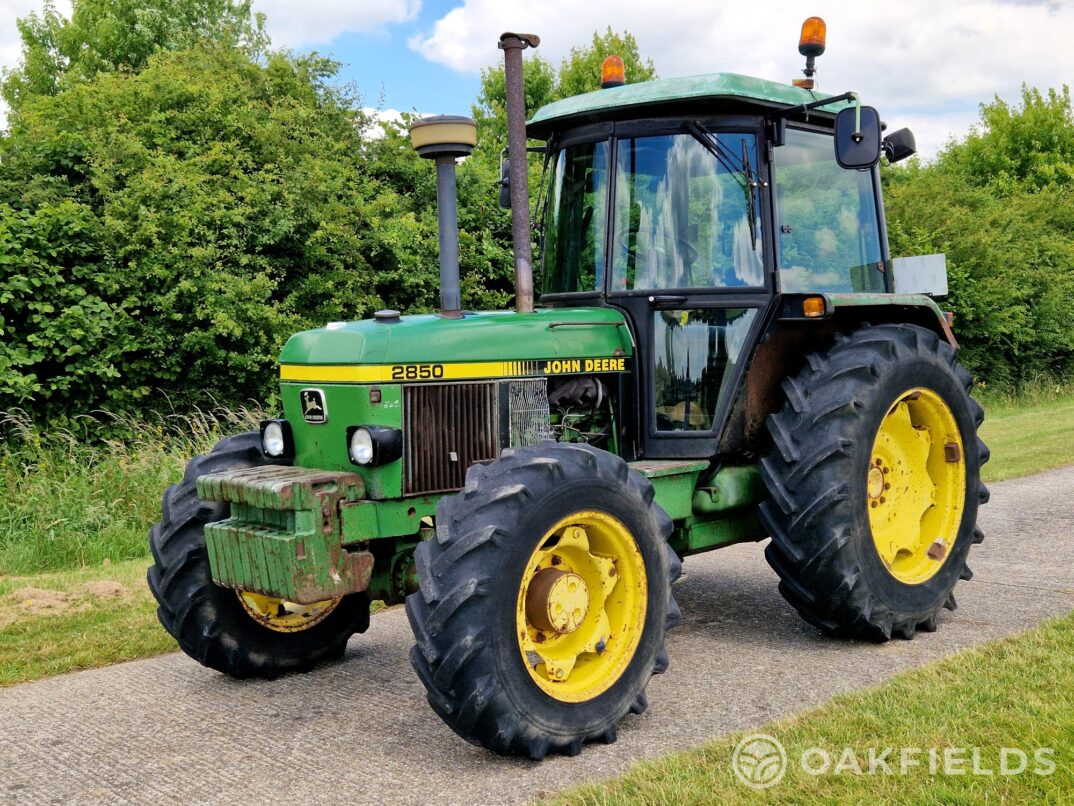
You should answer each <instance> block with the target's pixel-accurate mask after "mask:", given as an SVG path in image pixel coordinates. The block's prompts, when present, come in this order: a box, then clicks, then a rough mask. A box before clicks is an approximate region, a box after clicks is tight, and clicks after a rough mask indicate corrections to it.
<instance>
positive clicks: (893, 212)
mask: <svg viewBox="0 0 1074 806" xmlns="http://www.w3.org/2000/svg"><path fill="white" fill-rule="evenodd" d="M1072 161H1074V114H1072V111H1071V101H1070V94H1069V92H1068V91H1067V90H1066V89H1065V88H1064V89H1063V90H1062V91H1061V92H1057V91H1054V90H1052V91H1049V92H1048V94H1047V95H1042V94H1041V93H1040V92H1039V91H1037V90H1034V89H1029V88H1023V92H1022V104H1021V106H1018V107H1012V106H1010V105H1008V104H1006V103H1005V102H1003V101H1001V100H999V99H997V100H995V101H994V102H993V103H991V104H989V105H987V106H983V107H982V110H981V123H980V125H979V126H978V127H976V128H975V130H974V131H972V132H971V133H970V135H969V136H968V137H967V138H966V139H965V140H963V141H957V142H951V143H949V144H948V146H947V147H946V148H945V149H944V150H943V151H942V152H941V153H940V154H939V156H938V157H937V159H936V161H935V162H934V163H932V164H930V165H922V164H920V163H919V162H914V163H911V164H910V165H909V166H907V167H905V168H903V167H894V168H891V169H888V170H887V171H886V172H885V177H886V180H887V185H886V188H885V202H886V205H887V213H888V231H889V237H890V241H891V249H892V253H893V254H895V255H900V254H902V255H913V254H929V253H932V252H944V253H945V254H946V255H947V265H948V272H949V280H950V288H951V295H950V297H949V299H948V302H947V303H946V304H947V306H949V307H950V308H951V309H952V310H953V311H954V313H955V333H956V336H957V337H958V339H959V341H960V343H961V345H962V348H963V358H964V360H965V361H966V363H967V364H968V365H969V366H970V367H971V368H972V369H973V370H974V372H975V373H977V374H978V375H979V376H981V377H982V378H983V379H985V380H986V381H988V382H992V383H994V384H998V385H1001V386H1021V385H1023V384H1025V383H1026V382H1029V381H1033V380H1034V379H1038V378H1040V377H1042V376H1044V377H1060V378H1062V377H1070V375H1071V374H1072V373H1074V316H1072V312H1074V238H1072V236H1071V233H1074V171H1072V170H1071V165H1072V164H1074V162H1072Z"/></svg>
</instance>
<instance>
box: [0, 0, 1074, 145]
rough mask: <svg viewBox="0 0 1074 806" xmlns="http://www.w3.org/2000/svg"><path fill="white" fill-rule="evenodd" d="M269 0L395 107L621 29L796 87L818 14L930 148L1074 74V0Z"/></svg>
mask: <svg viewBox="0 0 1074 806" xmlns="http://www.w3.org/2000/svg"><path fill="white" fill-rule="evenodd" d="M41 5H42V0H0V65H4V66H9V67H10V66H13V65H15V64H16V63H17V61H18V57H19V43H18V31H17V29H16V27H15V20H16V18H18V17H21V16H24V15H25V14H26V13H28V12H30V11H34V10H39V9H40V8H41ZM57 6H58V7H59V8H60V9H61V10H62V9H66V8H69V0H58V2H57ZM254 8H255V9H256V10H258V11H262V12H264V13H265V14H266V16H267V21H268V30H269V34H270V35H271V36H272V39H273V43H274V44H275V45H277V46H281V47H287V48H291V49H294V50H298V51H309V50H316V51H318V52H320V53H322V54H325V55H329V56H332V57H333V58H335V59H337V60H338V61H340V62H342V63H343V70H342V73H341V77H342V78H343V79H344V80H347V81H353V82H355V83H356V84H357V85H358V87H359V89H360V90H361V93H362V96H363V102H364V104H365V105H366V106H368V107H373V108H378V109H380V110H382V111H383V112H384V113H385V114H386V115H391V114H392V112H393V111H395V110H403V111H418V112H421V113H426V114H434V113H435V114H469V112H470V106H471V104H472V103H473V100H474V98H475V96H476V95H477V91H478V87H479V83H480V72H481V68H482V67H484V66H487V65H490V64H493V63H496V62H498V61H499V60H500V59H501V58H502V54H501V52H500V51H499V50H498V49H497V47H496V43H497V40H498V38H499V34H500V33H502V32H503V31H506V30H514V31H525V32H532V33H536V34H538V35H540V37H541V40H542V41H541V46H540V48H539V49H538V51H537V52H539V53H540V54H541V55H542V56H543V57H544V58H546V59H549V60H551V61H552V62H553V63H558V62H559V60H560V59H561V58H562V57H563V56H564V55H565V54H566V53H567V52H568V51H569V50H570V49H571V48H572V47H575V46H578V45H585V44H586V43H588V42H589V41H590V39H591V38H592V35H593V32H594V31H597V30H601V31H603V30H604V29H605V28H607V27H608V26H611V27H612V28H613V29H615V30H617V31H624V30H625V31H629V32H631V33H632V34H634V36H635V37H636V38H637V40H638V45H639V48H640V50H641V53H642V54H643V55H644V56H647V57H649V58H651V59H652V60H653V63H654V64H655V66H656V70H657V73H658V74H659V75H660V76H661V77H665V78H666V77H671V76H680V75H694V74H698V73H709V72H724V71H729V72H737V73H745V74H748V75H754V76H759V77H761V78H768V79H773V80H777V81H787V82H789V81H790V80H791V79H793V78H796V77H799V76H800V75H801V72H800V71H801V68H802V66H803V59H802V57H801V56H799V55H798V49H797V42H798V32H799V28H800V26H801V22H802V20H803V19H804V18H805V17H807V16H809V15H812V14H816V15H819V16H821V17H823V18H824V19H825V20H826V22H827V24H828V47H827V51H826V52H825V54H824V55H823V56H821V57H820V58H819V59H818V64H817V66H818V73H817V80H818V88H819V90H820V91H821V92H830V93H831V94H838V93H841V92H844V91H846V90H855V91H857V92H859V93H860V94H861V96H862V98H863V99H864V101H865V102H866V103H869V104H871V105H873V106H876V107H877V108H878V109H879V110H880V113H881V116H882V117H883V118H884V120H885V121H887V123H888V124H889V128H892V129H897V128H901V127H903V126H909V127H910V128H911V129H913V131H914V133H915V135H916V136H917V143H918V149H919V151H920V152H921V153H922V154H923V155H925V156H931V155H934V154H935V153H936V151H938V150H939V149H940V148H941V147H942V146H943V144H944V143H945V142H946V141H947V139H948V138H949V137H951V136H952V135H963V134H965V132H966V131H967V130H968V129H969V127H970V126H971V125H972V124H973V123H974V122H975V121H976V120H977V118H978V113H979V105H980V104H981V103H982V102H987V101H990V100H991V99H992V98H993V97H994V96H995V95H999V96H1000V97H1002V98H1004V99H1006V100H1009V101H1017V99H1018V97H1019V88H1020V86H1021V85H1022V83H1023V82H1025V83H1028V84H1030V85H1031V86H1037V87H1040V88H1046V87H1059V86H1061V85H1063V84H1064V83H1069V82H1070V81H1071V80H1072V79H1074V47H1072V45H1071V43H1072V42H1074V0H971V1H969V2H959V1H958V0H947V1H946V2H944V1H943V0H901V2H898V3H891V2H885V3H880V2H871V1H869V0H858V2H849V0H840V1H839V2H835V1H834V0H814V1H813V2H807V3H801V2H790V0H753V2H749V3H741V2H736V3H714V2H712V0H704V1H701V0H676V1H675V2H664V3H654V2H653V0H615V1H614V2H610V1H609V0H587V1H586V2H579V1H578V0H541V2H536V0H301V2H295V0H254ZM0 112H2V110H0Z"/></svg>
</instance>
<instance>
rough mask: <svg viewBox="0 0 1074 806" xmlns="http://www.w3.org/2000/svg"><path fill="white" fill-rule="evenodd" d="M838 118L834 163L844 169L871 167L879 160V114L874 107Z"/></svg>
mask: <svg viewBox="0 0 1074 806" xmlns="http://www.w3.org/2000/svg"><path fill="white" fill-rule="evenodd" d="M858 112H859V110H858V109H856V108H855V107H853V106H852V107H848V108H847V109H842V110H840V111H839V113H838V114H837V115H836V116H835V160H836V162H838V163H839V165H840V166H842V167H843V168H872V167H873V166H874V165H876V163H877V162H879V161H880V115H879V114H878V113H877V111H876V110H875V109H873V107H871V106H863V107H861V109H860V113H861V115H860V120H859V115H858Z"/></svg>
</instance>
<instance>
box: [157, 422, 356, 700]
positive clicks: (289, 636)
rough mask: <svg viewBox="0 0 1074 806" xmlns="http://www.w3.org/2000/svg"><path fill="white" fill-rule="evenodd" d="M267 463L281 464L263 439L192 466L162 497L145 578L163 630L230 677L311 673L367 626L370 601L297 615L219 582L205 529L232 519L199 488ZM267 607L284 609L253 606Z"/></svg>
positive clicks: (233, 445) (255, 437) (237, 439)
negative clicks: (210, 479) (211, 477)
mask: <svg viewBox="0 0 1074 806" xmlns="http://www.w3.org/2000/svg"><path fill="white" fill-rule="evenodd" d="M267 464H279V463H276V462H270V461H268V460H267V459H265V457H264V455H263V454H262V453H261V437H260V434H258V433H256V432H254V433H246V434H239V435H237V436H233V437H227V438H226V439H223V440H221V441H220V442H218V443H217V444H216V446H215V447H214V448H213V450H212V452H211V453H209V454H207V455H205V456H198V457H196V458H194V459H192V460H191V461H190V462H189V463H188V464H187V466H186V472H185V473H184V475H183V480H182V481H181V482H179V483H178V484H174V485H172V486H171V487H169V488H168V490H167V492H165V493H164V501H163V518H162V520H161V521H160V522H159V523H157V524H155V525H154V526H153V528H152V529H151V530H150V532H149V546H150V548H151V549H152V552H153V561H154V564H153V565H152V566H151V567H150V568H149V573H148V575H147V578H148V582H149V588H150V590H151V591H152V592H153V596H154V597H156V600H157V605H158V607H157V617H158V618H159V619H160V623H161V624H162V625H163V626H164V629H165V630H167V631H168V633H169V634H171V636H172V637H173V638H175V640H176V641H178V642H179V646H180V647H181V648H182V650H183V651H184V652H186V654H188V655H189V656H190V657H192V658H193V659H194V660H196V661H198V662H199V663H201V664H202V665H204V666H208V667H209V668H211V669H216V670H217V671H220V672H223V673H225V674H228V675H231V676H232V677H239V678H245V677H260V678H266V679H272V678H275V677H278V676H279V675H281V674H285V673H288V672H305V671H309V670H310V669H311V668H313V667H314V666H315V665H316V664H317V663H320V662H321V661H326V660H332V659H335V658H338V657H340V656H341V655H342V654H343V651H344V649H345V648H346V645H347V639H348V638H350V636H351V635H352V634H354V633H355V632H365V630H366V628H367V627H368V626H369V599H368V597H367V596H366V595H365V594H354V595H351V596H344V597H342V598H341V599H336V600H331V602H329V603H320V604H321V605H322V606H321V607H320V608H319V609H318V608H317V607H316V606H310V607H311V608H313V609H301V608H298V615H296V614H295V613H290V612H288V611H287V610H286V609H285V608H284V606H285V605H287V606H290V605H289V603H284V602H280V601H279V600H272V599H269V598H268V597H261V596H257V595H256V594H243V593H241V592H239V591H236V590H232V589H231V588H224V587H221V586H219V585H216V584H215V583H213V580H212V573H211V571H210V568H209V557H208V554H207V552H206V549H205V532H204V528H205V525H206V524H207V523H212V522H214V521H219V520H223V519H224V518H227V517H228V514H229V506H228V505H227V504H224V503H219V502H213V501H201V500H199V499H198V497H197V493H196V491H195V487H194V483H195V481H196V480H197V478H198V476H202V475H205V474H206V473H216V472H219V471H223V470H234V469H239V468H245V467H254V466H257V465H267ZM266 601H268V602H271V603H272V604H274V605H275V604H278V605H279V610H278V611H277V612H276V613H275V614H274V613H273V612H271V611H266V612H262V611H261V610H259V609H258V608H256V607H254V606H253V605H254V604H261V603H264V602H266ZM296 622H297V623H296ZM270 625H271V626H270Z"/></svg>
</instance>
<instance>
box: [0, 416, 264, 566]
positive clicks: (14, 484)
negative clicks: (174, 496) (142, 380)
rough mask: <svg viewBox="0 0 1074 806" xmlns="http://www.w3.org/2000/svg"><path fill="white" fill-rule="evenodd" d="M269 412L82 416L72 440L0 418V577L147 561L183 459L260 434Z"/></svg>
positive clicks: (24, 419) (25, 421)
mask: <svg viewBox="0 0 1074 806" xmlns="http://www.w3.org/2000/svg"><path fill="white" fill-rule="evenodd" d="M263 416H264V414H263V413H262V412H261V411H258V410H254V409H241V410H239V411H228V410H216V411H212V412H195V413H194V414H192V415H183V416H178V415H168V416H159V417H156V418H154V419H151V420H148V421H147V420H138V419H134V418H131V417H116V416H111V415H101V416H99V417H95V418H92V417H88V418H85V420H84V421H83V422H81V423H80V424H79V428H78V429H77V430H78V432H79V435H78V436H76V434H75V433H73V432H71V431H64V430H60V431H50V432H48V433H43V432H42V431H41V430H40V429H39V428H37V427H36V426H35V425H34V424H33V423H32V422H31V420H30V418H29V417H28V416H27V415H26V414H25V413H24V412H21V411H15V412H7V413H5V414H0V575H4V574H33V573H38V572H42V571H54V570H59V569H64V568H74V567H79V566H87V565H99V564H101V563H103V562H104V561H105V560H108V561H111V562H118V561H121V560H130V559H135V558H139V557H144V556H145V555H146V553H147V551H148V548H147V543H146V532H147V529H148V528H149V525H150V524H152V523H153V522H154V521H156V520H158V519H159V517H160V498H161V494H162V493H163V492H164V490H165V488H166V487H167V486H168V485H169V484H173V483H174V482H176V481H177V480H178V479H179V478H180V477H181V476H182V473H183V466H184V465H185V464H186V461H187V460H188V459H189V458H190V457H191V456H194V455H196V454H199V453H205V452H206V451H208V450H209V449H210V448H212V446H213V444H214V443H215V442H216V441H217V440H219V439H220V438H222V437H224V436H227V435H228V434H235V433H239V432H241V431H249V430H252V429H256V428H257V421H258V420H259V419H262V418H263ZM83 426H84V427H83ZM83 434H87V435H88V438H86V437H84V436H82V435H83ZM117 435H118V436H117Z"/></svg>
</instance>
